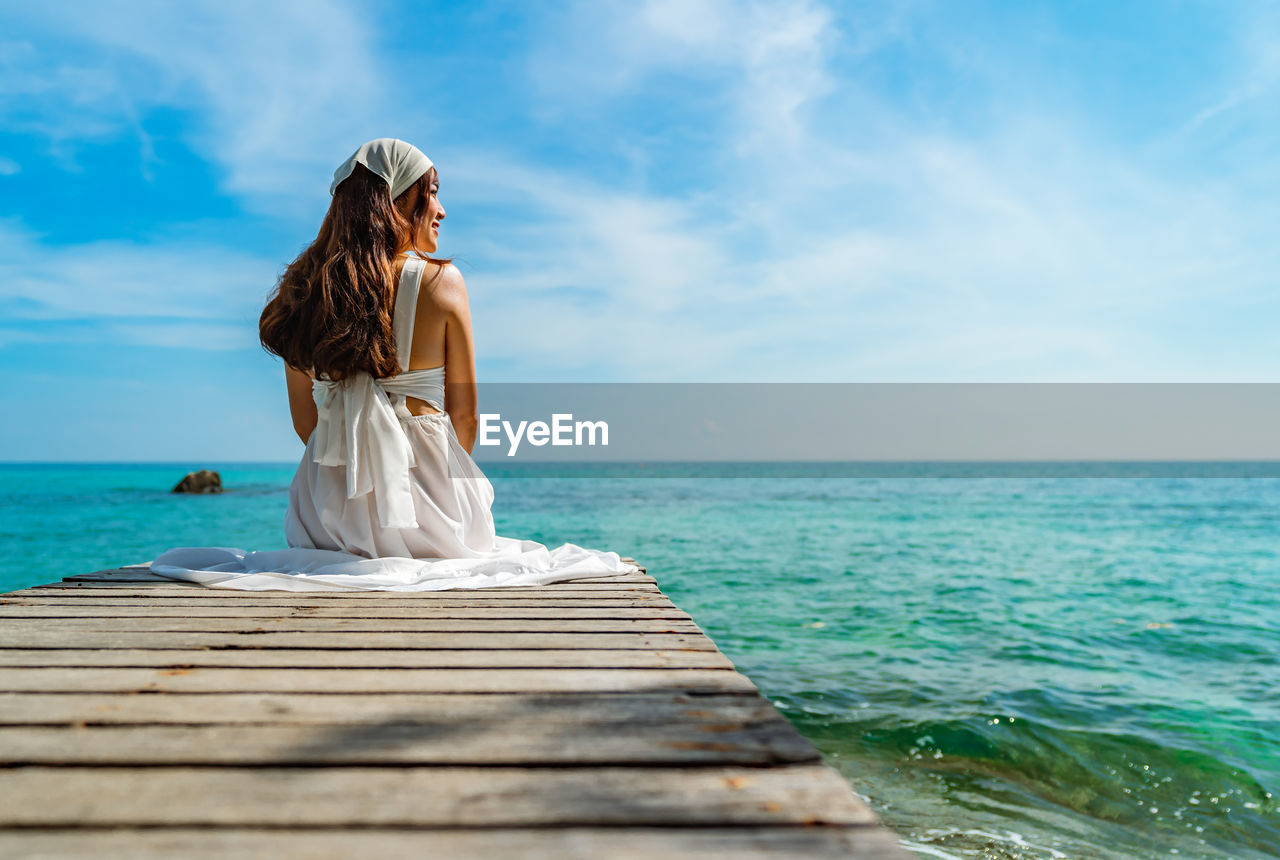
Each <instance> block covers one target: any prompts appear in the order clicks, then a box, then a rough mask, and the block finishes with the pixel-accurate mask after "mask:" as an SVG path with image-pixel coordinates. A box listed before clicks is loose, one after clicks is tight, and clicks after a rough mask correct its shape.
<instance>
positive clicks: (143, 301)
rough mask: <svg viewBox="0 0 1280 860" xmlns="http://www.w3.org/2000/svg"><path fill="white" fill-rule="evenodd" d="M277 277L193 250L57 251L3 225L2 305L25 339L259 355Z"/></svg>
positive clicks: (239, 260) (95, 246) (237, 258)
mask: <svg viewBox="0 0 1280 860" xmlns="http://www.w3.org/2000/svg"><path fill="white" fill-rule="evenodd" d="M278 269H279V264H278V262H277V261H274V260H264V259H260V258H256V257H252V256H250V255H246V254H242V253H238V252H236V251H233V250H229V249H226V248H221V247H217V246H212V247H210V246H201V245H196V244H174V245H142V244H136V243H133V242H127V241H98V242H86V243H81V244H76V245H69V246H61V247H58V248H56V249H51V248H48V247H46V246H45V245H44V244H43V242H42V241H41V240H40V237H38V236H36V235H34V234H32V233H31V232H29V231H26V230H24V229H22V228H21V227H20V226H19V225H18V224H16V223H15V222H13V221H8V222H0V303H4V304H5V305H6V306H7V308H8V310H7V312H6V314H5V317H6V322H7V323H8V324H9V325H11V326H25V327H27V328H28V329H30V330H29V331H27V332H26V333H24V334H22V335H21V336H20V337H21V339H23V340H30V341H39V340H44V341H48V340H53V341H58V340H68V339H69V340H86V339H88V340H93V341H96V342H103V343H133V344H147V345H153V346H172V347H181V348H183V349H232V348H251V347H252V348H256V332H257V318H258V314H259V313H260V312H261V310H262V306H263V303H264V302H265V299H266V297H267V294H268V293H269V292H270V290H271V288H272V287H273V286H274V284H275V279H276V276H277V271H278ZM5 337H6V339H7V340H13V339H14V338H18V337H19V335H18V334H16V333H15V332H10V333H9V334H7V335H6V336H5Z"/></svg>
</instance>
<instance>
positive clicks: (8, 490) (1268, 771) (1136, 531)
mask: <svg viewBox="0 0 1280 860" xmlns="http://www.w3.org/2000/svg"><path fill="white" fill-rule="evenodd" d="M207 465H208V464H176V465H167V466H155V465H145V466H135V465H130V466H80V465H77V466H0V504H3V507H4V510H3V517H2V518H0V542H2V545H3V548H4V553H3V556H0V558H2V559H3V561H0V587H2V588H3V589H4V590H9V589H16V588H20V587H23V586H26V585H32V584H36V583H42V582H49V581H51V580H54V579H56V578H58V577H60V576H63V575H66V574H69V573H76V572H82V571H86V570H93V569H98V568H103V567H109V566H114V565H119V564H125V563H131V562H138V561H145V560H148V559H150V558H151V557H153V556H154V555H155V554H156V553H158V552H160V551H162V550H164V549H168V548H169V547H172V546H179V545H223V546H240V547H245V548H253V549H270V548H280V547H282V546H283V537H282V525H281V524H282V521H283V516H284V510H285V506H286V502H287V499H286V488H287V485H288V482H289V479H290V478H291V476H292V466H291V465H285V466H260V465H234V464H223V465H219V466H214V468H217V469H219V470H220V471H221V473H222V476H223V480H224V483H225V484H226V485H227V486H228V487H229V489H230V491H229V492H227V493H225V494H223V495H221V496H171V495H169V494H168V492H167V490H168V489H169V488H170V487H171V486H172V485H173V484H174V483H175V482H177V480H178V479H179V478H181V477H182V475H183V474H184V473H185V472H186V471H188V470H190V469H193V468H199V467H203V466H207ZM917 471H919V472H920V473H922V474H926V475H927V474H928V472H929V470H928V469H923V470H917ZM675 473H676V474H679V470H675ZM728 473H730V474H731V473H733V470H732V469H729V471H728ZM1083 473H1084V474H1087V473H1088V470H1087V469H1085V470H1083ZM490 474H491V476H492V477H493V479H494V484H495V487H496V490H497V502H496V504H495V508H494V515H495V519H496V520H497V523H498V526H499V531H500V533H502V534H507V535H511V536H516V537H530V538H534V539H536V540H540V541H543V542H547V543H552V544H555V543H560V542H563V541H572V542H574V543H580V544H583V545H586V546H593V547H598V548H607V549H614V550H617V551H618V552H620V553H622V554H624V555H632V556H635V557H636V558H638V559H640V560H641V561H642V562H643V563H644V564H646V565H647V566H648V567H649V569H650V571H651V572H652V573H653V574H654V575H656V576H657V577H658V579H659V581H660V582H661V583H662V585H663V587H664V589H665V590H666V591H667V592H668V593H669V594H671V596H672V597H673V598H674V599H675V600H676V601H677V602H678V603H679V604H680V605H681V606H682V607H684V608H685V609H687V610H688V611H689V612H691V613H692V614H693V616H694V618H695V619H696V620H697V621H698V623H699V624H700V625H702V627H703V628H704V629H705V630H706V631H707V632H708V633H710V634H711V635H712V637H714V638H715V640H716V642H717V643H718V644H719V645H720V646H721V648H722V649H723V650H724V651H725V653H727V654H728V655H729V656H730V657H731V658H732V659H733V660H734V662H735V663H736V664H737V665H738V667H739V668H740V669H741V670H742V671H744V672H745V673H746V674H747V675H749V676H750V677H751V678H752V679H753V680H754V681H755V682H756V683H757V685H758V686H759V687H760V688H761V689H762V690H763V691H764V692H765V694H766V695H768V696H769V698H770V699H771V700H772V701H773V702H774V703H775V704H776V705H777V706H778V707H779V708H780V709H781V710H782V712H783V713H784V714H786V716H787V717H788V718H789V719H791V720H792V721H793V722H794V723H795V724H796V726H797V727H798V728H799V729H800V730H801V731H802V732H803V733H804V734H805V735H806V736H807V737H809V738H810V739H811V740H812V741H813V742H814V743H815V744H817V746H818V747H819V748H820V749H821V750H822V751H823V753H824V754H825V755H826V757H827V759H828V761H829V762H830V763H831V764H833V765H834V766H835V767H837V768H839V769H840V770H841V771H842V772H844V773H845V774H846V775H847V776H848V777H849V778H850V780H851V781H852V782H853V783H854V785H855V786H856V787H857V788H858V790H859V791H860V792H862V793H863V794H864V795H865V796H866V797H867V798H868V799H869V800H870V801H871V803H872V805H873V806H874V807H875V808H876V809H877V810H878V811H879V812H880V814H881V816H882V817H883V818H884V820H885V822H886V823H887V824H889V825H890V826H892V827H893V828H894V829H895V830H897V831H898V833H899V834H901V836H902V837H903V840H904V842H905V843H906V844H907V845H908V846H909V847H911V848H913V849H915V850H916V851H918V852H919V853H920V855H921V856H927V857H984V858H1049V857H1070V858H1077V857H1079V858H1133V857H1137V858H1144V857H1157V856H1158V857H1168V856H1178V857H1239V858H1263V857H1274V856H1277V855H1280V811H1278V809H1277V800H1276V798H1275V796H1274V795H1275V793H1276V792H1277V790H1278V789H1280V684H1277V681H1278V679H1280V668H1278V666H1280V593H1278V592H1277V589H1276V585H1277V584H1278V582H1280V577H1278V576H1277V571H1278V568H1280V563H1278V559H1277V549H1278V548H1280V541H1278V540H1277V538H1278V537H1280V479H1275V478H1247V477H1214V478H1204V477H1180V476H1179V474H1178V468H1177V467H1171V469H1170V470H1168V473H1167V475H1166V476H1165V477H1160V478H1115V477H1101V478H1099V477H1094V478H1089V477H1008V476H1006V477H965V478H947V477H927V476H926V477H862V478H856V477H847V478H830V479H821V478H811V477H740V478H695V477H684V478H681V477H666V478H632V477H600V475H605V474H608V470H606V469H602V468H595V467H590V468H583V469H582V470H580V475H581V476H580V477H573V478H547V477H529V475H531V474H537V473H536V472H533V471H531V470H528V469H526V470H523V471H522V470H521V469H519V468H517V467H505V468H503V469H501V470H497V469H495V470H491V472H490ZM593 476H594V477H593Z"/></svg>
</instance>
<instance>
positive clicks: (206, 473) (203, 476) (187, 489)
mask: <svg viewBox="0 0 1280 860" xmlns="http://www.w3.org/2000/svg"><path fill="white" fill-rule="evenodd" d="M173 491H174V492H175V493H221V492H222V476H221V475H219V474H218V473H217V472H213V471H210V470H209V469H201V470H200V471H199V472H189V473H188V474H187V476H186V477H185V478H183V479H182V480H181V481H179V482H178V486H176V487H174V488H173Z"/></svg>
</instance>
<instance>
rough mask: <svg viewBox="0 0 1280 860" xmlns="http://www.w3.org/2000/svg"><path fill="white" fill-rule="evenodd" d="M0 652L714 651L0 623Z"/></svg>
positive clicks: (503, 639)
mask: <svg viewBox="0 0 1280 860" xmlns="http://www.w3.org/2000/svg"><path fill="white" fill-rule="evenodd" d="M0 648H42V649H58V648H129V649H138V648H154V649H169V648H183V649H192V648H208V649H219V650H221V649H242V648H244V649H259V648H262V649H267V648H323V649H329V650H337V649H348V650H364V649H375V650H384V649H392V648H394V649H398V650H402V651H415V650H439V649H455V648H468V649H476V648H485V649H489V648H492V649H502V650H513V649H537V648H556V649H574V648H587V649H598V648H607V649H614V650H619V651H621V650H632V649H641V650H675V649H678V650H682V651H715V650H716V646H715V643H713V642H712V641H711V640H710V639H708V638H707V637H706V636H704V635H702V634H701V633H599V632H569V633H557V632H550V633H508V632H502V631H483V632H465V633H456V632H444V633H424V632H415V633H413V634H411V635H406V634H404V633H377V632H351V631H328V632H306V631H278V632H266V631H262V630H250V631H247V632H243V633H238V632H223V631H220V630H215V631H189V632H182V631H147V630H142V631H139V630H124V631H121V630H114V631H113V630H83V629H80V630H71V629H66V628H65V625H62V624H59V625H58V626H57V627H46V626H41V625H31V624H23V625H14V624H3V625H0Z"/></svg>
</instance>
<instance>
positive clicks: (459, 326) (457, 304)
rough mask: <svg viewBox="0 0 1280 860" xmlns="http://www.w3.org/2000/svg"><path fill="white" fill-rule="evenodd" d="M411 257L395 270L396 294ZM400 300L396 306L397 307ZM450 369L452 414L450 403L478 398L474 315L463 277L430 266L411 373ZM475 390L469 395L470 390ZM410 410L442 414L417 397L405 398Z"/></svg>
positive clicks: (445, 266) (420, 294)
mask: <svg viewBox="0 0 1280 860" xmlns="http://www.w3.org/2000/svg"><path fill="white" fill-rule="evenodd" d="M406 259H407V258H406V257H400V258H399V259H398V260H397V261H396V265H395V280H394V283H395V284H396V289H397V290H398V289H399V284H400V273H401V272H402V271H403V269H404V263H405V260H406ZM394 298H395V297H394V296H393V297H392V300H393V307H394ZM441 365H444V368H445V397H446V405H445V410H446V411H448V412H450V413H452V412H453V409H452V405H451V404H450V403H449V402H448V401H449V399H450V396H451V395H450V393H451V392H452V396H453V399H457V398H459V397H461V398H462V399H470V400H473V399H474V396H475V395H474V385H475V354H474V350H473V346H472V342H471V316H470V310H469V308H468V306H467V297H466V287H465V285H464V284H463V282H462V275H461V274H460V273H459V272H458V270H457V268H455V267H454V266H452V265H450V264H443V265H442V264H438V263H428V264H426V266H425V270H424V271H423V273H422V284H421V285H420V287H419V288H418V305H417V309H416V312H415V314H414V321H413V343H412V345H411V347H410V350H409V367H408V369H409V370H425V369H428V368H433V367H440V366H441ZM468 388H469V389H470V394H469V395H468V392H467V389H468ZM405 407H406V408H407V409H408V410H409V411H410V412H412V413H413V414H414V415H428V414H430V413H432V412H435V411H436V410H435V409H434V408H433V407H432V406H431V405H430V404H428V403H427V402H426V401H423V400H419V399H418V398H416V397H409V398H406V399H405Z"/></svg>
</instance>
